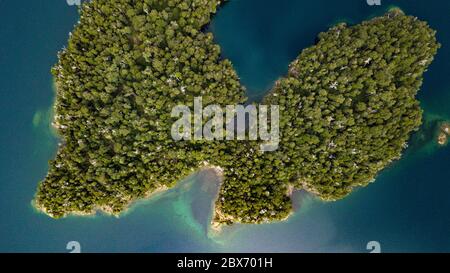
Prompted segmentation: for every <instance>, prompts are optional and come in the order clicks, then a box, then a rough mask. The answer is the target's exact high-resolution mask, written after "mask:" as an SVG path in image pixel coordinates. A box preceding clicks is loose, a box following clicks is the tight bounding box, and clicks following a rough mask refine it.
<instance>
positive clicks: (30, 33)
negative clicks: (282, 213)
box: [0, 0, 450, 252]
mask: <svg viewBox="0 0 450 273" xmlns="http://www.w3.org/2000/svg"><path fill="white" fill-rule="evenodd" d="M393 3H395V5H397V6H400V7H401V8H402V9H404V10H405V11H406V12H407V13H408V14H413V15H416V16H418V17H420V18H421V19H424V20H427V21H429V23H430V24H431V25H432V27H433V28H435V29H436V30H438V39H439V41H440V42H441V43H442V44H443V48H442V49H441V50H440V52H439V54H438V56H437V59H436V60H435V63H434V64H433V65H432V67H431V68H430V70H429V72H428V73H427V74H426V77H425V81H424V87H423V89H422V91H421V93H420V100H421V101H422V105H423V108H424V109H425V120H426V123H425V125H424V126H423V128H422V130H421V131H420V132H418V133H417V134H416V135H415V136H413V138H412V140H411V144H410V148H409V149H408V150H407V152H406V153H405V155H404V157H403V158H402V160H400V161H398V162H396V163H395V164H393V166H391V167H390V168H389V169H388V170H386V171H384V172H383V173H382V174H381V175H380V176H379V177H378V179H377V181H376V183H374V184H372V185H371V186H369V187H368V188H365V189H359V190H357V191H356V192H355V193H354V194H353V195H352V196H350V197H349V198H348V199H345V200H343V201H339V202H336V203H322V202H319V201H316V200H314V199H312V198H311V197H310V196H308V195H306V194H304V193H297V194H296V196H295V204H296V208H297V209H296V213H295V214H294V215H293V216H292V217H291V218H290V219H289V220H288V221H287V222H284V223H274V224H269V225H258V226H248V225H237V226H233V227H231V228H226V229H225V230H224V231H223V232H222V233H221V234H218V235H213V236H212V235H211V234H209V235H208V232H207V230H206V228H207V222H208V219H209V216H210V205H211V204H210V201H211V198H212V196H213V195H214V193H215V191H216V188H215V185H216V182H217V179H216V178H215V177H214V176H213V175H211V174H210V173H201V174H197V175H193V176H192V177H189V178H187V179H186V180H185V181H183V182H181V183H180V184H179V186H177V187H176V188H174V189H172V190H170V191H168V192H167V193H164V194H160V195H158V196H156V197H155V198H153V199H152V200H150V201H142V202H138V204H137V205H136V206H134V207H133V208H132V209H131V210H130V211H129V212H128V213H126V214H125V215H124V216H123V217H121V218H120V219H116V218H113V217H107V216H97V217H88V218H79V217H69V218H67V219H63V220H58V221H56V220H52V219H50V218H48V217H47V216H45V215H42V214H39V213H37V212H35V211H34V209H33V208H32V206H31V204H30V201H31V200H32V198H33V195H34V191H35V189H36V185H37V182H38V181H39V180H41V179H42V178H43V177H44V176H45V173H46V171H47V160H49V159H50V158H52V156H53V155H54V153H55V150H56V148H57V139H56V138H55V137H54V136H53V135H52V133H51V130H50V127H49V118H50V116H51V112H50V109H51V104H52V100H53V96H54V93H53V90H52V79H51V75H50V73H49V69H50V67H51V66H52V65H53V64H54V63H55V62H56V52H57V51H58V50H59V49H61V48H62V47H63V46H64V44H65V42H66V39H67V37H68V32H69V31H70V30H71V29H72V27H73V24H75V23H76V21H77V17H78V14H77V11H76V8H75V7H71V6H68V5H67V4H66V2H65V1H64V0H45V1H44V0H39V1H26V2H23V1H12V0H6V1H2V0H0V15H1V16H0V23H1V27H0V42H1V46H0V63H1V64H2V65H1V66H0V72H1V73H0V83H1V84H0V91H1V99H0V147H1V150H0V151H1V152H0V207H1V208H2V209H1V210H0V251H6V252H12V251H21V252H27V251H51V252H67V250H66V249H65V247H66V244H67V242H69V241H72V240H75V241H79V242H80V244H81V247H82V251H86V252H94V251H112V252H117V251H125V252H173V251H177V252H187V251H195V252H206V251H261V252H262V251H275V252H284V251H290V252H299V251H306V252H309V251H314V252H324V251H333V252H343V251H354V252H366V251H367V250H366V244H367V242H369V241H379V242H380V244H381V248H382V251H387V252H393V251H407V252H417V251H425V252H432V251H437V252H450V236H449V234H450V214H449V213H448V211H449V210H450V198H449V192H450V168H448V165H449V163H448V162H450V148H449V147H444V148H439V147H437V146H436V145H435V144H434V143H433V131H434V130H435V128H434V127H435V121H436V120H440V119H450V107H449V103H450V78H448V73H449V71H450V32H449V28H450V20H449V19H448V14H449V12H450V2H448V1H444V0H431V1H419V0H416V1H413V0H408V1H407V0H400V1H393V0H392V1H387V0H383V1H382V6H380V7H371V6H368V5H367V4H366V1H364V0H352V1H350V0H348V1H329V0H320V1H300V0H291V1H289V0H278V1H274V0H270V1H269V0H258V1H256V0H231V1H230V2H229V3H227V4H226V5H224V6H223V7H222V8H221V9H220V11H219V14H218V15H217V16H215V18H214V20H213V22H212V24H211V26H210V28H209V29H210V31H212V32H213V33H214V34H215V37H216V41H217V42H218V43H219V44H220V45H221V46H222V50H223V55H224V57H226V58H229V59H231V60H232V62H233V64H234V66H235V68H236V69H237V71H238V73H239V75H240V77H241V80H242V82H243V84H245V85H246V86H247V88H248V95H249V96H250V98H251V99H253V100H258V99H260V98H261V96H262V95H263V94H264V93H265V92H266V91H267V90H268V89H269V88H270V86H271V85H272V84H273V82H274V81H275V80H276V79H277V78H278V77H280V76H282V75H283V74H285V73H286V71H287V66H288V64H289V63H290V62H291V60H293V59H294V58H295V57H296V56H297V55H298V54H299V52H300V50H301V49H302V48H305V47H307V46H310V45H312V44H313V43H314V40H315V37H316V35H317V34H318V33H319V32H320V31H325V30H326V29H327V28H328V27H329V26H331V25H333V24H335V23H336V22H340V21H346V22H350V23H357V22H360V21H361V20H364V19H366V18H369V17H371V16H374V15H379V14H382V13H383V12H384V11H385V10H386V9H387V8H388V6H389V5H390V4H393Z"/></svg>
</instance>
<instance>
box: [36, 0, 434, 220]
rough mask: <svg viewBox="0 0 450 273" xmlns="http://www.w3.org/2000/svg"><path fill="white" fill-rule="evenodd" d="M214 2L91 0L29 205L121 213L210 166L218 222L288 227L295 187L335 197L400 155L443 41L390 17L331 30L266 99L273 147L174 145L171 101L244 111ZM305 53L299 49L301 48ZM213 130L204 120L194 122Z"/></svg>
mask: <svg viewBox="0 0 450 273" xmlns="http://www.w3.org/2000/svg"><path fill="white" fill-rule="evenodd" d="M221 2H222V1H210V0H192V1H189V3H188V2H187V1H184V0H169V1H167V0H164V1H163V0H145V1H144V0H109V1H101V0H93V1H90V2H85V3H83V5H82V7H81V14H80V22H79V24H78V25H77V26H76V27H75V29H74V31H73V32H72V33H71V35H70V38H69V41H68V45H67V47H66V48H64V49H63V50H62V51H61V52H60V53H59V54H58V63H57V64H56V65H55V66H54V67H53V69H52V73H53V75H54V78H55V82H56V89H57V92H56V100H55V105H54V113H55V116H54V127H55V128H56V130H57V131H58V133H59V136H60V141H61V143H60V147H59V149H58V152H57V155H56V157H55V159H54V160H51V161H50V162H49V171H48V174H47V176H46V177H45V179H44V180H43V181H41V182H40V183H39V186H38V189H37V193H36V196H35V199H34V204H35V207H36V208H37V209H39V210H40V211H42V212H44V213H46V214H48V215H49V216H51V217H54V218H61V217H65V216H67V215H74V214H75V215H91V214H95V213H96V212H97V211H103V212H105V213H108V214H111V215H119V214H120V213H121V212H123V211H124V210H126V209H127V208H128V207H129V206H130V204H132V203H133V202H135V201H136V200H139V199H143V198H148V197H149V196H151V195H152V194H154V193H155V192H157V191H162V190H165V189H168V188H171V187H173V186H174V185H175V184H176V183H177V182H178V181H180V180H182V179H184V178H186V177H187V176H189V175H191V174H193V173H195V172H197V171H199V170H201V169H204V168H214V170H215V171H216V173H217V175H220V177H221V180H222V182H221V188H220V191H219V194H218V196H217V200H216V201H215V211H214V212H215V213H214V216H213V219H212V221H213V226H214V227H216V228H220V226H222V225H226V224H232V223H267V222H270V221H277V220H278V221H280V220H284V219H287V218H288V217H289V215H291V213H292V211H293V208H292V202H291V194H292V191H293V190H294V189H297V190H305V191H308V192H310V193H311V194H314V195H316V196H317V197H318V198H320V199H322V200H326V201H334V200H339V199H342V198H344V197H346V196H348V195H349V194H350V193H351V192H352V191H353V189H354V188H357V187H362V186H366V185H368V184H369V183H371V182H372V181H374V179H375V178H376V175H377V174H378V173H379V172H380V171H381V170H383V169H384V168H386V167H387V166H389V164H390V163H391V162H392V161H394V160H396V159H399V158H400V157H401V153H402V151H403V150H404V149H405V147H406V146H407V145H406V144H407V142H408V139H409V137H410V135H411V133H412V132H413V131H415V130H417V129H418V128H419V126H420V124H421V121H422V110H421V108H420V104H419V102H418V101H417V99H416V94H417V92H418V91H419V89H420V87H421V85H422V79H423V74H424V72H425V71H426V70H427V68H428V66H429V65H430V64H431V63H432V61H433V58H434V56H435V54H436V53H437V50H438V48H439V47H440V45H439V43H438V42H437V40H436V37H435V36H436V32H435V31H434V30H433V29H431V28H430V27H429V26H428V25H427V23H426V22H424V21H421V20H419V19H418V18H416V17H413V16H407V15H405V14H404V13H403V12H402V11H401V10H399V9H392V10H390V11H389V12H388V13H386V14H385V15H384V16H381V17H376V18H373V19H371V20H368V21H365V22H362V23H360V24H358V25H354V26H349V25H346V24H339V25H337V26H335V27H333V28H331V29H329V30H328V31H326V32H323V33H320V34H319V36H318V40H317V43H316V44H315V45H313V46H311V47H309V48H307V49H304V50H303V51H302V52H301V54H300V55H299V56H298V57H297V58H296V59H295V60H294V61H293V62H292V63H291V65H290V66H289V72H288V74H287V75H285V76H284V77H283V78H281V79H279V80H278V81H277V82H276V84H275V85H274V87H273V89H272V90H271V91H270V92H268V94H267V95H266V97H265V98H264V99H263V101H262V102H261V103H262V104H265V105H278V106H279V109H280V116H281V120H280V134H281V135H280V147H279V149H278V150H276V151H273V152H262V151H260V150H259V149H258V147H259V145H260V144H261V143H259V141H253V140H250V139H245V140H229V141H226V140H224V141H206V140H190V141H174V140H173V139H172V138H171V134H170V129H171V125H172V124H173V122H174V121H175V119H174V118H173V117H172V116H171V109H172V108H173V107H174V106H176V105H187V106H192V104H193V102H194V98H196V97H202V100H203V104H205V105H211V104H215V105H220V106H223V107H225V106H226V105H236V104H245V103H246V102H247V98H246V97H245V87H244V86H242V84H241V83H240V81H239V77H238V75H237V73H236V71H235V70H234V68H233V66H232V63H231V62H230V61H229V60H227V59H224V58H223V57H222V56H221V50H220V47H219V46H218V45H217V44H215V42H214V39H213V35H212V34H211V33H207V32H205V31H204V30H205V26H206V25H207V24H208V23H209V22H210V20H211V16H212V15H213V14H214V13H215V12H216V11H217V9H218V8H219V5H220V4H221ZM299 50H300V49H299ZM202 121H203V122H207V120H202Z"/></svg>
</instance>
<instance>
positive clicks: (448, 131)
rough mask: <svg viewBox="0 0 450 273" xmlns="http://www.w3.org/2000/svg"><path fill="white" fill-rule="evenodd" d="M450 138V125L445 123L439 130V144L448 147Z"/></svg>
mask: <svg viewBox="0 0 450 273" xmlns="http://www.w3.org/2000/svg"><path fill="white" fill-rule="evenodd" d="M449 137H450V123H449V122H444V123H443V124H442V125H441V126H440V128H439V134H438V138H437V142H438V144H439V145H442V146H443V145H446V144H447V143H448V138H449Z"/></svg>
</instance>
